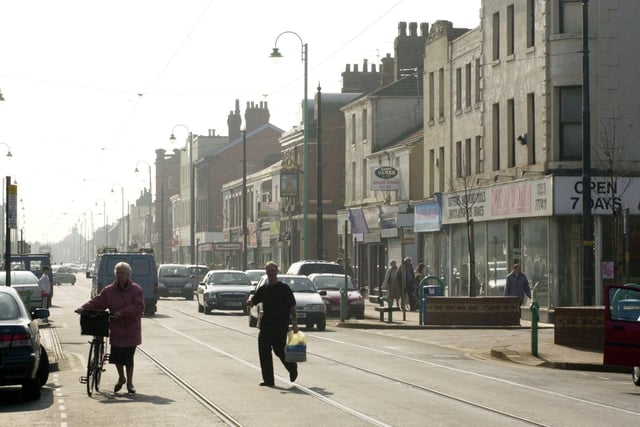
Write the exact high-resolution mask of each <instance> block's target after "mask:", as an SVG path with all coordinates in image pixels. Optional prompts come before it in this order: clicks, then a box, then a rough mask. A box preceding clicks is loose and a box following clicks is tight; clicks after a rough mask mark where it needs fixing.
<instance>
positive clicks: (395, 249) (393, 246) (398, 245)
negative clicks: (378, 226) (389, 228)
mask: <svg viewBox="0 0 640 427" xmlns="http://www.w3.org/2000/svg"><path fill="white" fill-rule="evenodd" d="M387 256H388V259H387V266H388V265H389V263H390V262H391V260H392V259H395V260H396V263H397V264H398V267H399V266H400V264H402V240H400V239H387Z"/></svg>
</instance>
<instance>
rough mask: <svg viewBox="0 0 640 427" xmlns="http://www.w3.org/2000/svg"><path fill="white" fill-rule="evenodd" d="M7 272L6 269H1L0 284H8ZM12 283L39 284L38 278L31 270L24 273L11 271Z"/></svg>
mask: <svg viewBox="0 0 640 427" xmlns="http://www.w3.org/2000/svg"><path fill="white" fill-rule="evenodd" d="M5 277H6V272H4V271H0V285H3V286H4V285H5V284H6V282H7V281H6V280H5ZM11 284H12V285H37V284H38V278H37V277H36V276H35V275H34V274H33V273H31V272H28V274H22V273H17V274H16V273H14V272H11Z"/></svg>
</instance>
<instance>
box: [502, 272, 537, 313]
mask: <svg viewBox="0 0 640 427" xmlns="http://www.w3.org/2000/svg"><path fill="white" fill-rule="evenodd" d="M525 295H527V297H528V298H531V289H530V288H529V281H528V280H527V276H525V275H524V273H523V272H522V271H521V270H520V264H514V265H513V270H512V271H511V273H509V274H508V275H507V284H506V286H505V288H504V296H505V297H518V298H519V299H520V305H522V304H523V303H524V296H525Z"/></svg>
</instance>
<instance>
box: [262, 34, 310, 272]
mask: <svg viewBox="0 0 640 427" xmlns="http://www.w3.org/2000/svg"><path fill="white" fill-rule="evenodd" d="M284 34H293V35H294V36H296V37H298V39H299V40H300V44H301V45H302V62H303V63H304V101H303V105H302V118H303V119H302V120H303V122H302V125H303V127H304V146H303V149H304V154H303V155H304V160H303V165H302V166H303V169H302V170H303V171H304V173H303V177H304V182H303V202H302V240H303V242H302V253H303V257H304V259H308V253H307V247H308V244H307V242H308V241H309V239H308V231H309V218H308V216H309V174H308V173H307V171H308V170H309V128H308V126H307V74H308V73H307V69H308V63H309V48H308V46H307V44H306V43H305V42H303V41H302V37H300V35H299V34H298V33H296V32H293V31H284V32H282V33H280V34H278V37H276V41H275V43H274V46H273V51H272V52H271V55H270V57H271V59H273V60H274V61H275V60H278V59H280V58H282V57H283V55H282V54H281V53H280V51H279V50H278V47H277V46H278V39H279V38H280V36H282V35H284Z"/></svg>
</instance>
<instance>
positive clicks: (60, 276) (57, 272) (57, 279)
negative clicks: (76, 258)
mask: <svg viewBox="0 0 640 427" xmlns="http://www.w3.org/2000/svg"><path fill="white" fill-rule="evenodd" d="M51 271H52V273H53V284H54V285H62V284H63V283H69V284H70V285H75V284H76V274H75V272H74V271H73V270H72V269H71V267H67V266H66V265H52V266H51Z"/></svg>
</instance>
